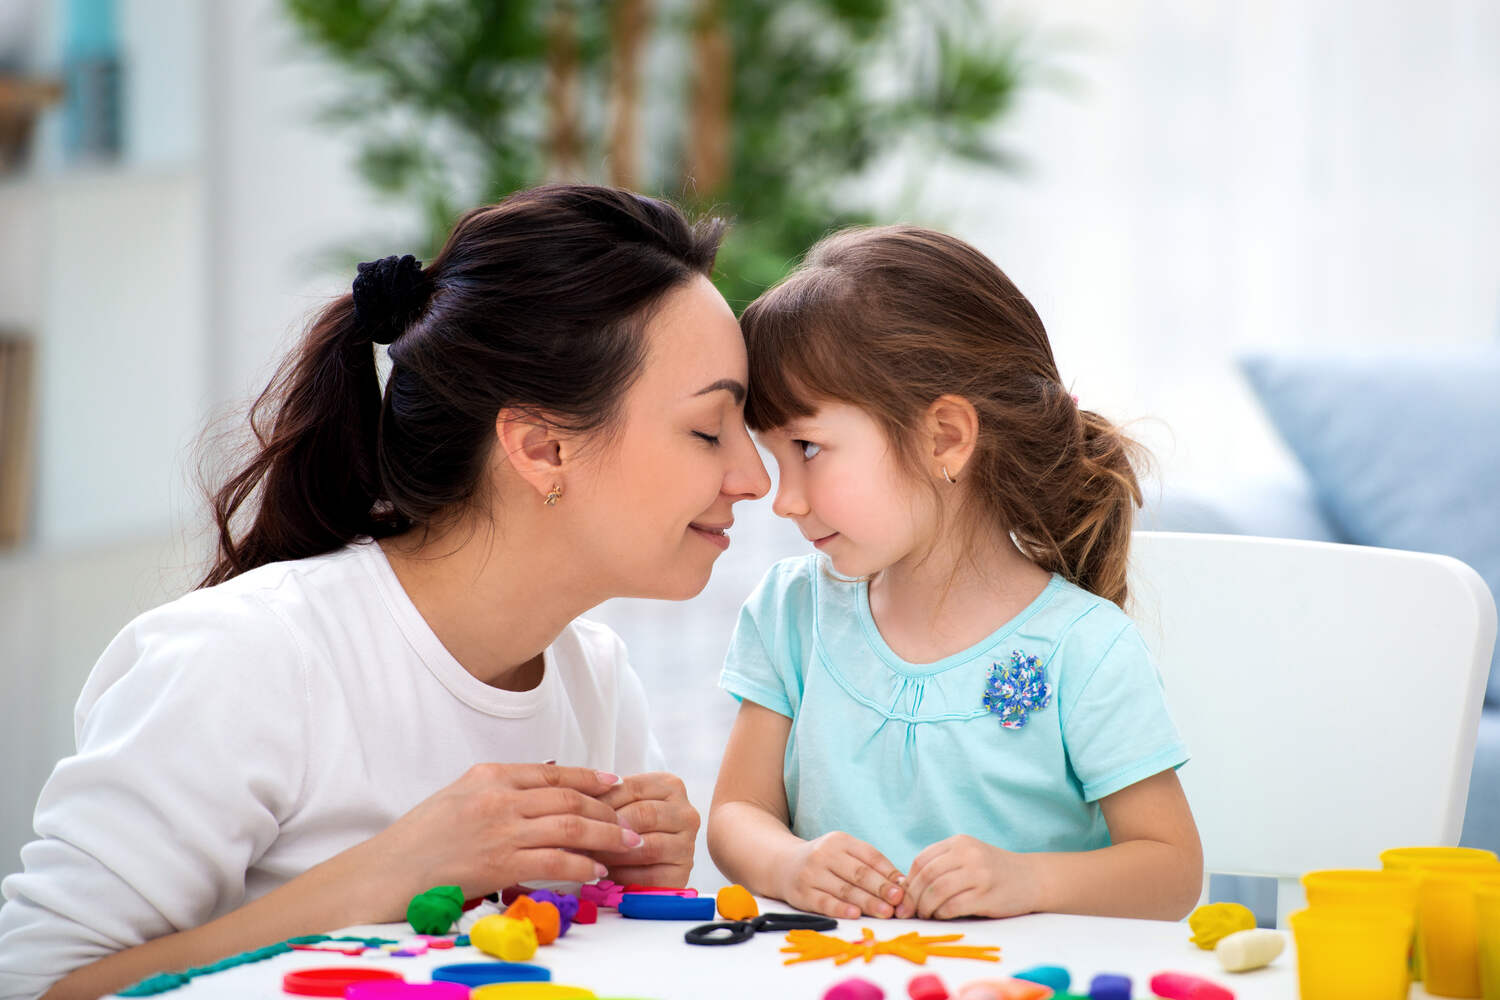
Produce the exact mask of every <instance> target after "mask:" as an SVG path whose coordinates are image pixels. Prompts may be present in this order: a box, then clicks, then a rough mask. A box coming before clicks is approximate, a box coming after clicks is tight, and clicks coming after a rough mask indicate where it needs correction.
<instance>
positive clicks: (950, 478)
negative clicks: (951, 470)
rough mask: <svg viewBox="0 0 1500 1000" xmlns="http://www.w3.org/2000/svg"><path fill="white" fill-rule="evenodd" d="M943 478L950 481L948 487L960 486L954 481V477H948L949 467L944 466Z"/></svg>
mask: <svg viewBox="0 0 1500 1000" xmlns="http://www.w3.org/2000/svg"><path fill="white" fill-rule="evenodd" d="M943 478H944V479H946V480H948V485H950V486H957V485H958V480H957V479H954V478H953V477H952V476H950V475H948V467H947V466H946V465H945V466H943Z"/></svg>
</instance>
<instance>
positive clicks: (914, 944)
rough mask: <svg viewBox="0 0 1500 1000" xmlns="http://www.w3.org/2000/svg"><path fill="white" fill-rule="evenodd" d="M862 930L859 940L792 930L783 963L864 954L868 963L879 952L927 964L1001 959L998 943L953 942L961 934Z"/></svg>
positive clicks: (837, 962) (841, 961)
mask: <svg viewBox="0 0 1500 1000" xmlns="http://www.w3.org/2000/svg"><path fill="white" fill-rule="evenodd" d="M861 933H862V934H863V935H864V936H863V937H862V938H861V939H860V940H858V941H841V940H839V939H838V938H836V937H830V936H828V935H827V934H819V933H818V932H817V931H790V932H788V933H787V936H786V943H787V945H788V947H785V948H783V949H781V950H782V952H784V953H786V954H790V955H792V956H794V957H792V958H789V959H787V960H786V961H785V962H784V963H783V964H785V965H795V964H796V963H798V962H816V961H819V960H821V959H825V958H831V959H833V964H834V965H844V964H846V963H848V962H852V961H854V960H855V959H856V958H859V957H861V956H863V957H864V960H865V964H866V965H868V964H869V963H871V962H873V961H875V956H876V955H899V956H900V957H901V958H904V959H906V960H907V961H908V962H914V963H916V964H917V965H925V964H926V963H927V959H928V957H929V956H933V957H938V958H973V959H977V960H978V961H981V962H998V961H1000V946H999V945H959V944H953V943H952V942H954V941H960V940H962V939H963V935H962V934H941V935H937V936H935V937H923V936H922V935H920V934H918V933H917V932H916V931H912V932H910V933H908V934H902V935H901V936H900V937H893V938H891V939H890V940H889V941H877V940H875V932H874V931H872V930H870V929H869V928H868V927H866V928H864V929H863V931H862V932H861Z"/></svg>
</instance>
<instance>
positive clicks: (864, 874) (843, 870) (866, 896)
mask: <svg viewBox="0 0 1500 1000" xmlns="http://www.w3.org/2000/svg"><path fill="white" fill-rule="evenodd" d="M870 852H871V853H874V854H876V855H877V856H878V854H879V852H877V851H875V849H874V848H871V849H870ZM882 860H884V859H882ZM885 863H886V865H887V866H888V867H889V866H890V862H889V861H887V862H885ZM890 870H891V871H892V872H894V871H895V869H894V868H893V867H892V868H890ZM833 873H834V874H835V875H837V876H838V877H839V878H841V879H843V880H844V882H845V883H846V884H848V885H852V886H854V887H855V888H856V889H858V890H860V892H861V894H862V895H861V897H860V901H856V900H852V899H851V900H850V902H854V903H856V904H857V905H858V906H859V908H860V909H861V910H863V911H864V912H865V913H868V914H870V915H871V916H872V917H889V916H892V915H893V914H894V913H895V912H896V904H897V903H899V902H901V889H900V887H899V886H897V885H896V884H895V883H893V882H891V881H890V880H889V879H888V878H887V877H886V876H885V875H883V874H881V872H880V871H879V870H878V869H876V868H875V867H874V866H872V865H871V864H870V863H869V862H866V861H864V860H861V858H860V857H858V856H856V855H855V854H853V853H850V854H846V855H844V856H843V857H842V858H839V859H838V861H837V862H835V865H834V872H833ZM864 900H868V902H866V901H864Z"/></svg>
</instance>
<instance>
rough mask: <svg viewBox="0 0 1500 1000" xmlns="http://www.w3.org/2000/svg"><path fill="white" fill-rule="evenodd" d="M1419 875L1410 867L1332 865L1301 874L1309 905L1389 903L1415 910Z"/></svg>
mask: <svg viewBox="0 0 1500 1000" xmlns="http://www.w3.org/2000/svg"><path fill="white" fill-rule="evenodd" d="M1419 884H1421V878H1420V877H1419V876H1418V875H1417V874H1416V873H1415V872H1410V871H1395V870H1387V871H1382V870H1380V869H1378V868H1376V869H1357V868H1336V869H1328V870H1326V871H1317V872H1308V873H1307V874H1306V875H1304V876H1302V888H1303V889H1305V890H1306V891H1307V903H1308V905H1309V906H1389V907H1393V908H1395V909H1398V910H1404V911H1405V912H1407V913H1411V914H1415V913H1416V912H1417V886H1418V885H1419Z"/></svg>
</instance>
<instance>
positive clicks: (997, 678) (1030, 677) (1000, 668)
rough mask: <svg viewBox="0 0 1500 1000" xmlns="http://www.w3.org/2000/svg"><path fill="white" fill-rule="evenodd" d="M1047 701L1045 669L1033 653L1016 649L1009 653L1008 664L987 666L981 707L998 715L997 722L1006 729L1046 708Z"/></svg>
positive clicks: (1048, 688)
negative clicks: (987, 677)
mask: <svg viewBox="0 0 1500 1000" xmlns="http://www.w3.org/2000/svg"><path fill="white" fill-rule="evenodd" d="M1051 700H1052V685H1051V684H1048V683H1047V670H1046V668H1045V667H1043V666H1042V664H1041V661H1040V660H1038V659H1037V658H1036V657H1035V656H1027V655H1026V654H1025V653H1023V652H1021V651H1020V650H1019V649H1018V650H1015V651H1014V652H1012V653H1011V654H1010V663H1009V664H999V663H997V664H995V665H994V666H993V667H991V668H990V682H989V683H988V684H986V685H985V688H984V707H985V708H987V709H989V710H990V711H991V712H994V713H995V714H996V715H998V716H1000V725H1002V726H1004V727H1005V728H1006V729H1020V728H1021V727H1022V726H1024V725H1026V720H1027V718H1029V717H1030V715H1031V713H1032V712H1035V711H1038V710H1039V709H1043V708H1046V707H1047V702H1049V701H1051Z"/></svg>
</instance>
